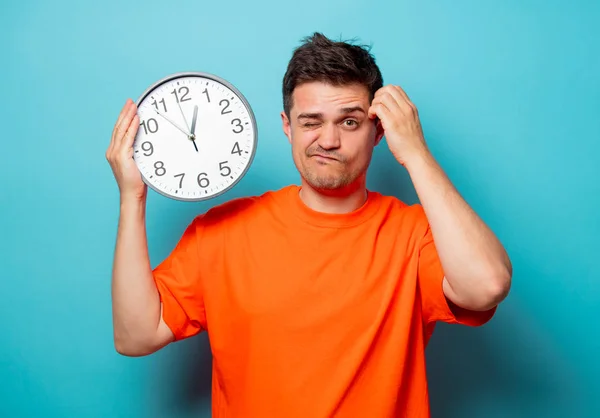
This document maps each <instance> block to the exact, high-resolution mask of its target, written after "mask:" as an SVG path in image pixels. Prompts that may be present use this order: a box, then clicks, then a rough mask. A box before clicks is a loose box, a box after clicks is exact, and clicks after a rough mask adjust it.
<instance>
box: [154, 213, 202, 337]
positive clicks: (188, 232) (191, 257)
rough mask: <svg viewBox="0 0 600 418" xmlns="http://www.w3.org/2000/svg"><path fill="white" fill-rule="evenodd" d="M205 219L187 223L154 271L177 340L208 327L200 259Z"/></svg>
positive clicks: (166, 317) (166, 318) (167, 320)
mask: <svg viewBox="0 0 600 418" xmlns="http://www.w3.org/2000/svg"><path fill="white" fill-rule="evenodd" d="M201 219H202V218H201V217H200V216H198V217H196V218H195V219H194V220H193V221H192V222H191V223H190V224H189V225H188V226H187V228H186V229H185V231H184V233H183V235H182V236H181V238H180V239H179V242H178V243H177V245H176V246H175V248H174V249H173V250H172V251H171V253H170V254H169V255H168V256H167V258H165V259H164V260H163V261H162V262H161V263H160V264H159V265H158V266H156V268H154V270H153V276H154V282H155V283H156V287H157V289H158V292H159V295H160V300H161V302H162V309H163V311H162V315H163V320H164V321H165V323H166V324H167V325H168V326H169V328H170V329H171V331H172V332H173V334H175V340H182V339H184V338H188V337H191V336H193V335H196V334H198V333H199V332H201V331H203V330H205V329H206V315H205V310H204V300H203V294H202V286H201V280H200V279H201V274H202V272H201V271H200V270H201V269H200V267H201V264H200V263H199V260H198V255H199V237H200V228H201V224H200V220H201Z"/></svg>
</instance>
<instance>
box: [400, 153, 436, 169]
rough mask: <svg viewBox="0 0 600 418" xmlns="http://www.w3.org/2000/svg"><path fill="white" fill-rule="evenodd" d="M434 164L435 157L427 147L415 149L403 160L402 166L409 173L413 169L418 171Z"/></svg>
mask: <svg viewBox="0 0 600 418" xmlns="http://www.w3.org/2000/svg"><path fill="white" fill-rule="evenodd" d="M433 164H435V159H434V158H433V155H432V154H431V152H429V150H428V149H426V148H424V149H422V150H419V151H416V152H414V153H412V154H411V155H410V157H409V158H406V159H405V160H404V164H403V165H404V167H405V168H406V169H407V170H408V172H409V173H410V174H412V173H413V172H415V171H420V170H421V169H422V168H424V167H428V166H431V165H433Z"/></svg>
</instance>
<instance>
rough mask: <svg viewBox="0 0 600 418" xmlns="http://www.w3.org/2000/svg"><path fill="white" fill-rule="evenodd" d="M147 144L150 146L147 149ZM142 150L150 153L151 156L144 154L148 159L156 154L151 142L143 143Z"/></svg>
mask: <svg viewBox="0 0 600 418" xmlns="http://www.w3.org/2000/svg"><path fill="white" fill-rule="evenodd" d="M146 144H148V146H147V147H145V146H144V145H146ZM142 150H143V151H146V152H148V151H149V152H150V154H146V153H144V155H145V156H146V157H149V156H151V155H152V154H154V147H153V146H152V142H150V141H146V142H142Z"/></svg>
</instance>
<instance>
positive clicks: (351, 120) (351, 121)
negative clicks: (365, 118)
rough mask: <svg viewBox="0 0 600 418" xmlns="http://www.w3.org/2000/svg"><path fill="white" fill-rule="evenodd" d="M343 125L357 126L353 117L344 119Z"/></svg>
mask: <svg viewBox="0 0 600 418" xmlns="http://www.w3.org/2000/svg"><path fill="white" fill-rule="evenodd" d="M344 125H346V126H350V127H355V126H358V122H357V121H355V120H354V119H346V120H345V121H344Z"/></svg>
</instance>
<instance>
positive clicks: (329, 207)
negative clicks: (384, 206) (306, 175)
mask: <svg viewBox="0 0 600 418" xmlns="http://www.w3.org/2000/svg"><path fill="white" fill-rule="evenodd" d="M300 199H301V200H302V202H304V204H305V205H306V206H308V207H309V208H310V209H312V210H314V211H317V212H324V213H349V212H352V211H354V210H356V209H358V208H359V207H361V206H362V205H363V204H364V203H365V201H366V200H367V189H366V184H365V181H364V180H362V181H357V182H356V183H354V184H351V185H348V186H346V187H344V188H342V189H335V190H321V189H316V188H314V187H312V186H311V185H310V184H308V183H307V182H306V181H305V180H304V179H303V180H302V187H301V188H300Z"/></svg>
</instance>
